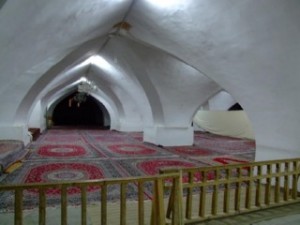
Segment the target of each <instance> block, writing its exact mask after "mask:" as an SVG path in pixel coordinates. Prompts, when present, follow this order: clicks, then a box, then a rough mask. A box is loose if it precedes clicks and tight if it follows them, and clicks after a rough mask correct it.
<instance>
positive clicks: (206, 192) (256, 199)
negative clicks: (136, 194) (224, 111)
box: [160, 158, 300, 223]
mask: <svg viewBox="0 0 300 225" xmlns="http://www.w3.org/2000/svg"><path fill="white" fill-rule="evenodd" d="M176 172H181V173H182V176H183V180H182V188H183V192H184V193H185V194H186V195H185V198H184V200H185V204H184V208H185V216H184V217H185V218H184V223H194V222H200V221H205V220H208V219H211V218H219V217H225V216H230V215H235V214H239V213H247V212H251V211H255V210H259V209H262V208H270V207H275V206H279V205H284V204H291V203H295V202H300V196H299V192H298V188H299V187H300V186H299V182H298V181H299V177H300V158H295V159H281V160H270V161H260V162H251V163H246V164H228V165H223V166H210V167H192V168H164V169H162V170H161V171H160V173H161V174H168V173H176ZM165 189H171V196H170V198H169V203H168V209H167V217H168V216H170V215H172V213H173V212H174V211H175V210H174V209H173V204H174V201H175V200H174V195H176V193H175V192H174V189H173V188H172V187H171V186H169V185H165ZM197 202H198V203H197ZM197 205H198V213H197V212H193V210H194V211H197V210H195V209H196V208H197V207H196V206H197Z"/></svg>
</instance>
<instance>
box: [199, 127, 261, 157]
mask: <svg viewBox="0 0 300 225" xmlns="http://www.w3.org/2000/svg"><path fill="white" fill-rule="evenodd" d="M194 137H195V140H194V142H195V145H196V146H198V147H200V148H204V149H211V150H215V151H218V152H220V153H225V154H228V153H241V152H246V151H254V150H255V141H253V140H249V139H239V138H233V137H225V136H220V135H215V134H209V133H203V132H196V133H195V136H194Z"/></svg>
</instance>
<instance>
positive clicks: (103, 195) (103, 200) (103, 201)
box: [101, 182, 107, 225]
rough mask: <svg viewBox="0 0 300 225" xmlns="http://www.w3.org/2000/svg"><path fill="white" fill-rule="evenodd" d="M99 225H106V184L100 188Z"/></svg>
mask: <svg viewBox="0 0 300 225" xmlns="http://www.w3.org/2000/svg"><path fill="white" fill-rule="evenodd" d="M101 225H107V184H106V182H103V185H102V186H101Z"/></svg>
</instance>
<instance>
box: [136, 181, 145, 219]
mask: <svg viewBox="0 0 300 225" xmlns="http://www.w3.org/2000/svg"><path fill="white" fill-rule="evenodd" d="M138 195H139V196H138V201H139V202H138V207H139V209H138V213H139V225H144V223H145V218H144V217H145V215H144V182H143V181H139V183H138Z"/></svg>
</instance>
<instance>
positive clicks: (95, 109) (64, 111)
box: [52, 92, 109, 129]
mask: <svg viewBox="0 0 300 225" xmlns="http://www.w3.org/2000/svg"><path fill="white" fill-rule="evenodd" d="M79 98H80V100H78V99H79ZM107 116H108V113H107V110H106V108H105V107H104V105H103V104H102V103H100V102H99V101H97V100H96V99H95V98H93V97H92V96H90V95H86V94H84V93H83V95H82V93H81V94H80V93H78V92H74V93H72V94H70V95H68V96H66V97H65V98H63V99H62V100H61V101H60V102H59V103H58V104H57V105H56V106H55V108H54V110H53V114H52V123H53V125H54V126H76V127H97V128H101V129H109V123H108V122H107V121H108V120H109V119H108V118H107Z"/></svg>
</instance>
